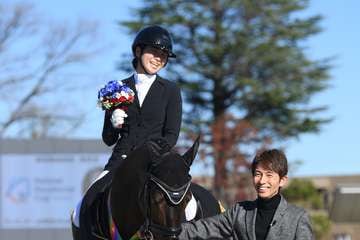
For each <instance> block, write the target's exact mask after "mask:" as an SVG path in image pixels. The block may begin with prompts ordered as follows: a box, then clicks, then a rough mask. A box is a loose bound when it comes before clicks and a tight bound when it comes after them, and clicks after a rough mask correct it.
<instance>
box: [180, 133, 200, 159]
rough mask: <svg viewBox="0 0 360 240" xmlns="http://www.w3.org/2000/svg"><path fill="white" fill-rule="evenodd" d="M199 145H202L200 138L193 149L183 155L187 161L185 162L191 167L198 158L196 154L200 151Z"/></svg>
mask: <svg viewBox="0 0 360 240" xmlns="http://www.w3.org/2000/svg"><path fill="white" fill-rule="evenodd" d="M199 145H200V136H198V137H197V138H196V140H195V142H194V144H193V145H192V147H191V148H190V149H189V150H187V152H186V153H184V155H183V158H184V159H185V161H186V162H187V163H188V165H189V166H191V164H192V163H193V161H194V159H195V157H196V153H197V151H198V149H199Z"/></svg>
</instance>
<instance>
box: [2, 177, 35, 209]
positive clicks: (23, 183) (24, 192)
mask: <svg viewBox="0 0 360 240" xmlns="http://www.w3.org/2000/svg"><path fill="white" fill-rule="evenodd" d="M6 197H7V198H8V199H10V201H11V202H13V203H23V202H25V201H26V200H27V199H28V198H29V197H30V181H29V179H27V178H15V179H13V180H12V181H10V184H9V186H8V188H7V190H6Z"/></svg>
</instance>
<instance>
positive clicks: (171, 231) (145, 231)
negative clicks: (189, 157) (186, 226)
mask: <svg viewBox="0 0 360 240" xmlns="http://www.w3.org/2000/svg"><path fill="white" fill-rule="evenodd" d="M190 184H191V176H190V175H188V180H187V182H186V183H185V184H184V185H182V186H181V187H179V188H174V187H171V186H168V185H167V184H166V183H164V182H163V181H161V180H160V179H159V178H157V177H155V176H154V175H152V174H149V175H148V179H147V182H146V184H145V189H144V197H143V200H144V211H145V212H146V218H145V223H144V225H143V226H142V228H141V233H142V234H141V235H142V236H143V239H147V240H152V239H154V235H153V234H154V233H155V234H158V235H161V236H164V237H171V238H176V237H177V236H178V235H179V234H180V232H181V226H179V227H166V226H162V225H160V224H157V223H154V222H153V221H152V218H151V211H150V194H149V193H150V190H151V187H152V186H151V185H153V186H155V187H158V188H159V189H160V190H161V191H162V192H163V194H164V195H165V196H166V199H167V201H169V202H170V204H173V205H178V204H180V203H181V202H182V200H183V199H184V197H185V195H186V193H187V192H188V190H189V188H190Z"/></svg>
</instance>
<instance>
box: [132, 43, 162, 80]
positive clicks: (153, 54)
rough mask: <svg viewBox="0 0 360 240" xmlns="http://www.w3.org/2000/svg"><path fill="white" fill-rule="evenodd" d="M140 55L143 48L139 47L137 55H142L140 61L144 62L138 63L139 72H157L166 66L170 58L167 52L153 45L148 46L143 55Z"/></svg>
mask: <svg viewBox="0 0 360 240" xmlns="http://www.w3.org/2000/svg"><path fill="white" fill-rule="evenodd" d="M140 55H141V49H140V48H139V47H138V48H136V56H137V57H138V59H139V58H140V57H141V59H140V61H141V62H142V64H138V65H137V68H136V70H137V72H138V73H146V74H156V73H157V72H158V71H160V69H162V68H163V67H164V66H165V64H166V62H167V60H168V54H167V52H165V51H162V50H160V49H157V48H154V47H151V46H146V47H145V48H144V51H143V53H142V55H141V56H140Z"/></svg>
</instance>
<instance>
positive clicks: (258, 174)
mask: <svg viewBox="0 0 360 240" xmlns="http://www.w3.org/2000/svg"><path fill="white" fill-rule="evenodd" d="M251 170H252V175H253V183H254V187H255V190H256V192H257V199H256V200H255V201H244V202H238V203H237V204H235V206H233V207H232V208H230V209H228V210H227V211H225V212H224V213H222V214H220V215H216V216H214V217H210V218H206V219H201V220H199V221H195V222H189V223H185V224H183V230H182V232H181V234H180V235H179V239H234V240H240V239H241V240H259V239H261V240H262V239H266V240H275V239H276V240H291V239H296V240H300V239H301V240H308V239H313V234H312V228H311V224H310V219H309V215H308V214H307V212H306V211H305V210H304V209H303V208H300V207H297V206H295V205H292V204H289V203H288V202H287V201H286V200H285V198H284V197H283V196H282V195H281V194H280V189H281V187H283V186H284V185H285V184H286V182H287V171H288V166H287V159H286V156H285V154H284V153H283V152H282V151H280V150H277V149H272V150H266V151H263V152H261V153H260V154H257V155H256V156H255V158H254V160H253V162H252V165H251Z"/></svg>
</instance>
